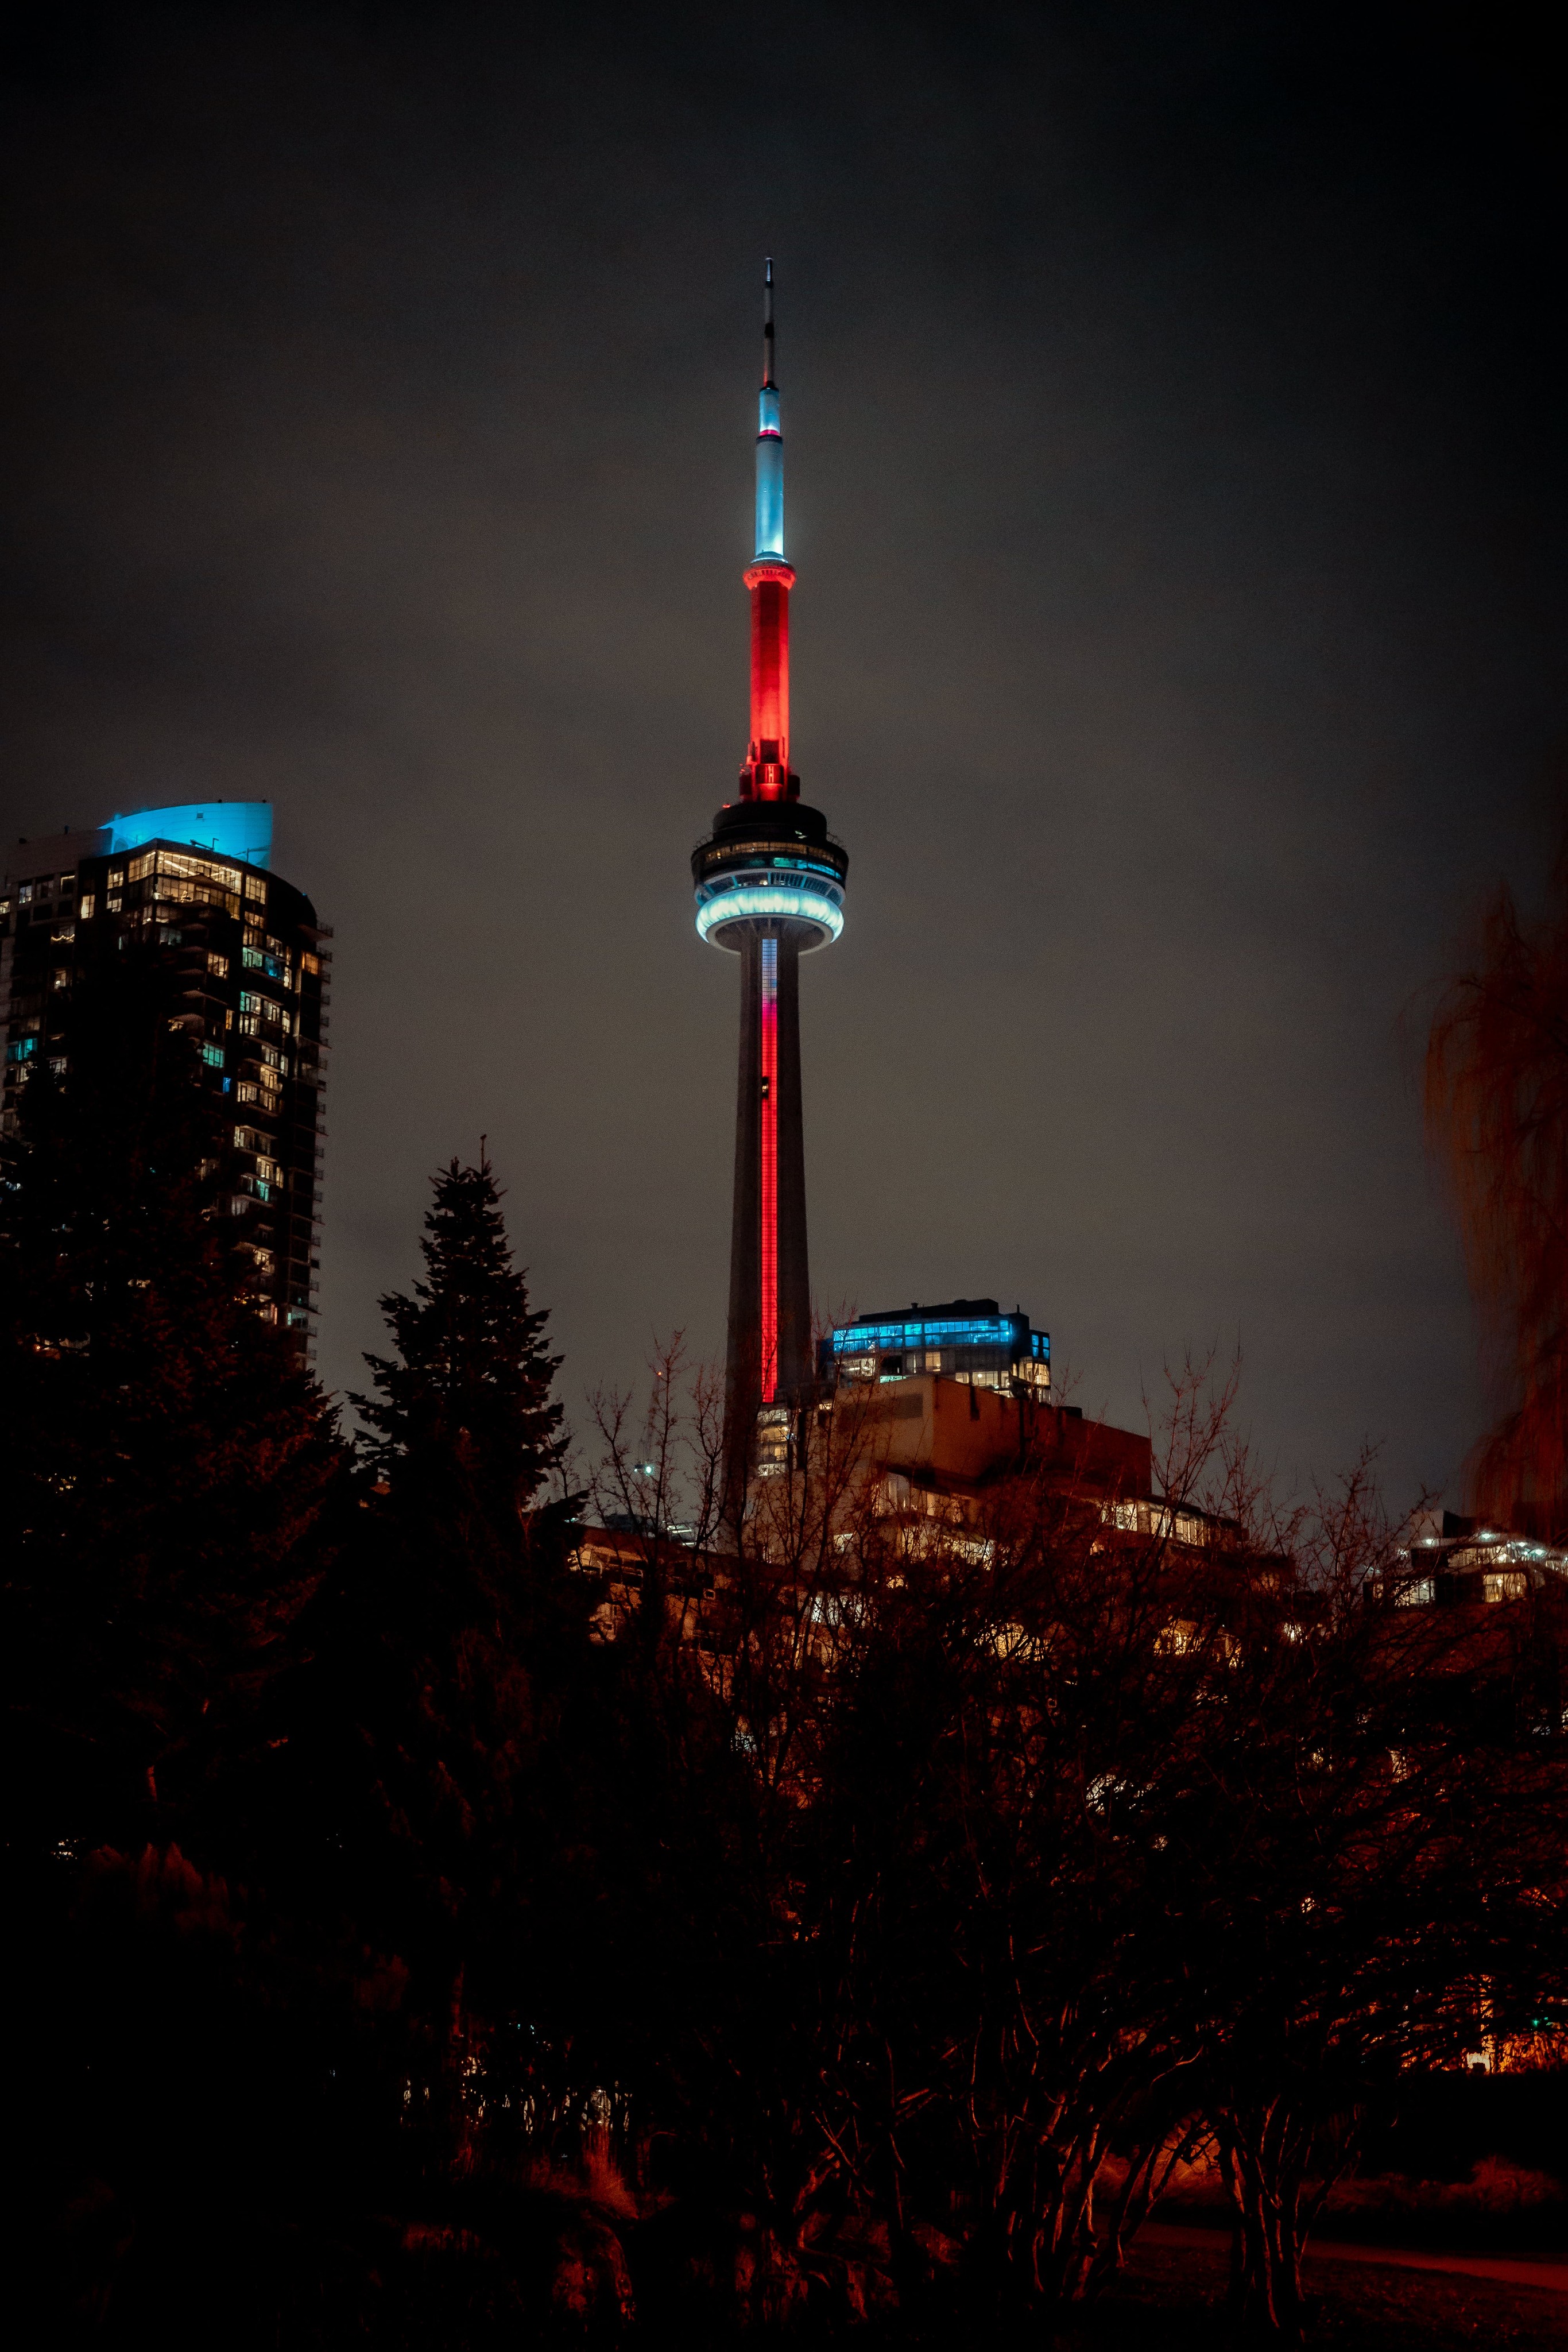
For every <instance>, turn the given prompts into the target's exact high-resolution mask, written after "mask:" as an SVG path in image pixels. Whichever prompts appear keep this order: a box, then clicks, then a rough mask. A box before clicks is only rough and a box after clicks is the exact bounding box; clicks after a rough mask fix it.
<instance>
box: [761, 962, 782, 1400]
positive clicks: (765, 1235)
mask: <svg viewBox="0 0 1568 2352" xmlns="http://www.w3.org/2000/svg"><path fill="white" fill-rule="evenodd" d="M761 947H762V1001H761V1004H760V1007H759V1018H760V1020H761V1024H762V1034H761V1039H760V1044H761V1047H762V1055H761V1059H762V1120H761V1129H762V1171H761V1172H762V1185H761V1192H762V1251H761V1257H762V1300H761V1306H762V1313H761V1316H760V1318H759V1321H760V1326H761V1334H762V1349H761V1353H762V1362H761V1367H760V1370H761V1373H762V1402H763V1403H764V1404H771V1403H772V1402H773V1400H774V1397H775V1396H776V1395H777V1393H778V1389H779V942H778V940H763V941H762V942H761Z"/></svg>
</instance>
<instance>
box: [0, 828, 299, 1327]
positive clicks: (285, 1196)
mask: <svg viewBox="0 0 1568 2352" xmlns="http://www.w3.org/2000/svg"><path fill="white" fill-rule="evenodd" d="M271 855H272V811H271V807H270V805H269V803H267V802H266V801H210V802H207V803H201V804H197V803H187V804H183V805H181V806H178V807H170V808H154V809H142V810H140V811H137V812H135V813H133V814H130V815H125V816H114V817H110V819H109V821H108V823H107V824H102V825H99V826H95V827H94V828H92V829H91V830H90V831H89V832H85V833H70V832H68V833H65V834H63V835H60V834H57V835H53V836H52V837H50V838H47V839H45V840H40V841H24V842H22V843H20V844H18V845H17V846H16V848H15V849H13V850H11V851H9V852H7V853H5V866H6V868H7V869H8V870H7V871H6V873H5V877H4V879H3V881H0V1020H3V1021H4V1024H5V1087H4V1095H3V1097H0V1131H4V1132H6V1133H14V1132H15V1131H16V1118H17V1106H18V1102H19V1099H20V1091H21V1089H22V1087H25V1086H26V1084H27V1082H28V1078H29V1075H30V1073H31V1072H32V1071H33V1070H34V1069H36V1068H37V1067H38V1066H40V1065H41V1064H42V1063H44V1062H47V1063H48V1064H49V1066H51V1068H52V1070H53V1072H54V1074H55V1075H56V1076H58V1077H60V1078H63V1079H65V1080H67V1082H68V1080H69V1062H68V1052H69V1046H68V1034H67V1025H66V1013H67V1009H68V1005H69V1003H70V1002H71V994H72V991H73V990H74V989H75V988H76V987H77V986H78V983H79V982H82V981H83V980H84V979H86V978H87V977H88V976H89V974H92V975H95V976H98V977H100V978H103V979H105V980H107V982H109V984H110V985H112V981H113V973H114V971H115V968H116V966H117V965H118V964H119V962H120V958H121V957H123V956H124V955H126V954H127V953H128V952H139V953H143V954H149V955H152V956H153V957H155V958H156V959H157V960H158V961H160V962H161V963H162V964H163V965H164V966H165V967H166V969H167V971H168V972H169V975H170V979H171V982H172V986H173V988H174V991H175V993H176V999H177V1002H178V1003H179V1006H180V1008H181V1010H180V1012H179V1013H178V1014H177V1015H176V1016H175V1017H176V1019H177V1021H178V1024H179V1025H180V1026H182V1027H183V1028H184V1029H186V1030H187V1031H188V1032H189V1033H190V1034H191V1036H192V1038H193V1041H194V1043H195V1045H196V1047H197V1050H198V1053H199V1055H200V1061H201V1068H202V1082H203V1085H204V1088H205V1089H206V1092H207V1094H208V1096H209V1097H210V1101H211V1108H212V1114H213V1129H214V1158H215V1160H216V1162H217V1165H218V1166H219V1168H220V1169H221V1170H222V1171H224V1175H225V1185H226V1191H225V1195H224V1201H225V1209H226V1211H227V1213H229V1214H230V1215H232V1216H234V1217H236V1218H243V1219H244V1220H245V1225H244V1229H243V1230H244V1238H245V1241H246V1244H247V1246H248V1247H249V1249H250V1252H251V1255H252V1258H253V1261H254V1265H255V1269H256V1276H255V1297H256V1305H257V1307H258V1308H259V1309H260V1311H261V1312H262V1313H263V1314H265V1315H266V1316H267V1318H269V1319H270V1320H271V1321H273V1322H276V1323H277V1324H279V1325H281V1326H282V1327H283V1328H285V1329H286V1330H287V1331H289V1332H291V1333H293V1334H294V1335H295V1337H296V1338H297V1339H298V1344H299V1345H300V1346H301V1347H302V1348H304V1349H309V1347H310V1344H311V1336H312V1328H313V1318H314V1315H315V1311H316V1303H317V1270H318V1268H319V1263H320V1248H319V1240H320V1213H321V1163H322V1161H323V1160H324V1158H325V1152H326V1144H325V1137H326V1123H325V1118H324V1103H325V1089H326V1058H327V1029H328V1023H329V1015H328V1013H327V1009H326V1008H327V1004H328V1002H329V995H330V989H329V979H330V972H331V962H332V950H331V948H330V946H329V944H328V942H329V940H330V939H331V936H332V934H331V931H330V929H329V927H328V926H327V925H326V924H324V923H322V922H320V921H319V919H318V918H317V914H316V909H315V908H314V907H313V906H312V905H311V903H310V900H309V899H308V898H307V897H306V896H305V894H304V892H303V891H302V890H298V889H296V888H295V887H294V886H293V884H292V883H289V882H286V881H284V880H283V878H282V877H281V876H279V875H277V874H275V873H273V872H272V871H271V868H270V860H271Z"/></svg>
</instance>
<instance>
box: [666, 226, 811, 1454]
mask: <svg viewBox="0 0 1568 2352" xmlns="http://www.w3.org/2000/svg"><path fill="white" fill-rule="evenodd" d="M745 576H746V585H747V589H748V590H749V591H750V594H751V734H750V740H748V742H747V747H746V758H745V760H744V761H742V762H741V769H740V781H739V787H738V790H737V794H736V797H735V799H734V800H732V801H727V802H726V803H725V804H724V806H723V807H722V808H721V809H720V810H719V812H718V814H717V815H716V817H715V819H714V822H713V831H712V833H711V834H710V835H708V836H707V838H706V840H704V841H701V842H699V843H698V845H697V846H696V848H695V850H694V851H693V852H692V879H693V881H694V882H695V885H696V924H697V934H698V937H699V938H701V939H705V940H711V942H712V943H713V945H714V946H715V947H718V948H725V949H727V950H728V951H729V952H730V953H731V954H732V955H737V956H738V957H739V959H740V1072H739V1085H738V1089H737V1097H736V1114H735V1210H734V1217H733V1222H732V1223H731V1227H730V1244H729V1343H728V1351H727V1366H726V1401H725V1403H726V1411H725V1426H726V1453H727V1457H728V1466H729V1475H730V1477H731V1479H732V1480H737V1479H738V1478H739V1477H741V1476H743V1475H744V1474H745V1473H746V1472H747V1470H749V1469H750V1468H752V1467H753V1466H755V1467H756V1468H757V1469H758V1470H759V1471H761V1472H763V1473H765V1474H766V1473H768V1472H769V1471H778V1470H781V1469H783V1468H784V1467H785V1466H786V1463H787V1460H788V1433H789V1424H790V1408H791V1407H792V1406H793V1405H794V1404H795V1403H796V1402H798V1401H799V1400H800V1396H801V1394H802V1392H803V1391H804V1390H805V1388H806V1385H807V1382H808V1381H810V1377H811V1285H810V1275H809V1272H808V1268H807V1263H806V1159H805V1137H804V1132H803V1129H802V1125H801V1116H800V958H801V957H802V956H803V955H807V954H810V951H811V950H812V949H814V948H823V947H826V946H828V944H829V943H830V941H831V940H836V939H837V938H838V936H839V933H840V932H841V930H842V929H843V927H844V912H843V907H844V879H845V877H846V875H847V874H848V872H849V864H850V861H849V858H848V857H847V856H846V855H845V853H844V851H843V850H842V849H841V847H840V846H839V845H838V843H837V842H835V841H832V840H831V839H830V838H829V835H828V821H827V818H826V817H825V816H824V815H823V814H822V813H821V810H820V809H814V808H810V807H808V806H807V804H806V803H805V802H804V801H803V800H801V798H800V777H799V776H798V775H797V774H796V773H795V772H794V769H793V768H792V766H791V765H790V759H789V752H790V744H789V592H790V590H791V589H792V588H793V587H794V585H795V573H794V569H793V567H792V566H791V565H790V564H789V562H786V560H785V554H784V436H783V431H782V428H781V426H780V424H779V386H778V383H777V382H776V381H775V378H774V373H773V264H772V262H771V261H769V262H768V265H767V268H766V271H765V273H764V293H763V327H762V389H761V393H760V394H759V397H758V430H757V538H756V545H755V548H754V550H753V553H752V559H751V562H750V563H749V564H748V565H747V570H746V575H745Z"/></svg>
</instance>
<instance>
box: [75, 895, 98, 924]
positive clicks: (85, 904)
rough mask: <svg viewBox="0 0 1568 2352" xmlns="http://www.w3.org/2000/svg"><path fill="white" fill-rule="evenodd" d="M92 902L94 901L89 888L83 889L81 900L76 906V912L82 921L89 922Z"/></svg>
mask: <svg viewBox="0 0 1568 2352" xmlns="http://www.w3.org/2000/svg"><path fill="white" fill-rule="evenodd" d="M94 904H95V901H94V898H93V894H92V892H91V891H90V890H88V891H84V892H83V894H82V898H81V900H80V902H79V904H78V908H77V912H78V915H79V916H80V917H81V919H82V920H83V922H84V923H90V922H91V920H92V914H93V907H94Z"/></svg>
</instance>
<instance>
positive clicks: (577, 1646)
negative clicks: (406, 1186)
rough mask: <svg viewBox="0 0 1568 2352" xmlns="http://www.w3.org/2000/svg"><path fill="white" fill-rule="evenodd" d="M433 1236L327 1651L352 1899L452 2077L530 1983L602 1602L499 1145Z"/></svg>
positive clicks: (382, 1364)
mask: <svg viewBox="0 0 1568 2352" xmlns="http://www.w3.org/2000/svg"><path fill="white" fill-rule="evenodd" d="M421 1247H422V1250H423V1258H424V1276H423V1280H422V1281H420V1282H418V1283H416V1284H415V1285H414V1286H413V1291H412V1294H411V1295H409V1294H395V1293H394V1294H392V1295H391V1296H389V1297H384V1298H383V1299H382V1313H383V1314H384V1316H385V1318H386V1320H387V1324H388V1328H389V1329H390V1331H391V1334H392V1339H393V1340H394V1342H395V1346H396V1352H395V1353H394V1354H392V1355H389V1356H385V1357H378V1356H371V1357H367V1359H366V1361H367V1362H368V1364H369V1365H370V1369H371V1374H372V1378H373V1382H374V1390H373V1393H372V1394H371V1395H369V1396H359V1397H356V1398H355V1399H354V1403H355V1404H356V1406H357V1407H358V1409H359V1412H360V1413H361V1418H362V1419H363V1420H364V1422H365V1423H367V1424H368V1427H369V1431H370V1436H369V1438H368V1440H367V1441H366V1442H365V1444H364V1459H365V1464H366V1470H367V1477H366V1481H365V1483H366V1485H367V1486H368V1487H369V1490H370V1491H369V1492H368V1493H366V1494H365V1495H364V1496H363V1503H364V1508H363V1510H362V1511H361V1513H360V1514H359V1515H358V1517H359V1530H358V1532H359V1538H360V1540H359V1542H358V1544H357V1545H356V1547H355V1556H354V1561H353V1564H352V1569H351V1572H350V1575H349V1577H348V1578H347V1580H345V1581H344V1583H343V1585H342V1587H341V1590H340V1596H339V1608H338V1622H337V1639H336V1643H335V1648H334V1657H335V1672H336V1675H338V1676H339V1677H340V1688H341V1690H342V1693H343V1697H342V1701H341V1706H340V1715H341V1717H342V1719H343V1721H344V1723H345V1725H351V1726H352V1727H353V1737H354V1739H355V1743H356V1749H357V1754H356V1757H355V1758H354V1759H351V1760H350V1761H348V1762H347V1763H346V1764H345V1767H344V1771H343V1782H342V1785H344V1786H349V1785H350V1784H353V1785H357V1787H358V1790H359V1804H360V1806H361V1811H359V1812H358V1813H357V1815H356V1817H355V1818H354V1819H353V1820H352V1821H350V1822H347V1823H346V1824H345V1829H344V1850H345V1853H346V1854H348V1855H349V1856H350V1857H351V1858H353V1859H354V1861H355V1864H356V1866H357V1867H359V1868H360V1869H361V1870H362V1871H363V1872H364V1874H365V1875H364V1877H363V1878H362V1880H361V1884H360V1885H359V1887H358V1889H357V1890H356V1892H355V1893H354V1895H353V1896H352V1898H351V1899H352V1901H353V1904H354V1906H355V1909H356V1913H357V1916H359V1917H360V1918H361V1921H363V1922H364V1923H366V1925H367V1927H368V1928H369V1930H370V1932H371V1933H372V1935H373V1937H374V1938H375V1939H376V1940H377V1942H378V1944H379V1947H380V1948H382V1949H384V1950H388V1951H395V1952H396V1953H397V1954H398V1955H399V1957H400V1958H401V1959H402V1961H403V1962H404V1963H405V1965H407V1966H408V1967H409V1968H410V1969H411V1971H412V1981H411V1984H410V1989H409V1994H408V2000H407V2003H406V2014H407V2015H408V2017H409V2019H410V2021H411V2022H412V2021H413V2019H414V2018H416V2017H423V2019H424V2020H426V2021H427V2028H428V2032H429V2034H430V2037H431V2040H432V2042H433V2043H434V2044H437V2045H439V2055H438V2057H433V2062H432V2063H433V2074H432V2077H431V2080H432V2083H433V2087H436V2088H439V2087H440V2085H441V2084H443V2083H444V2085H445V2087H446V2089H447V2090H448V2091H449V2092H450V2091H451V2089H452V2085H453V2083H454V2081H455V2066H456V2064H457V2059H456V2057H455V2052H456V2051H457V2050H458V2048H459V2046H460V2045H463V2044H464V2037H465V2035H466V2034H467V2032H469V2025H468V2023H467V2021H468V2020H470V2019H473V2018H476V2017H477V2018H481V2019H482V2018H484V2017H485V2016H486V2015H488V2016H489V2017H490V2018H492V2019H494V2018H495V2017H496V2016H497V2015H498V2014H501V2013H511V2012H512V2011H514V2010H515V2006H516V2003H517V2000H518V1999H519V1998H520V1995H519V1991H518V1986H519V1981H520V1979H521V1977H522V1976H523V1975H525V1974H526V1973H527V1968H528V1963H527V1961H526V1958H524V1957H523V1955H524V1952H525V1949H526V1947H527V1945H528V1930H527V1927H526V1924H525V1922H526V1916H527V1914H528V1910H529V1907H530V1905H531V1904H533V1903H535V1902H536V1901H537V1900H538V1891H539V1885H540V1877H539V1874H540V1870H541V1868H542V1867H544V1866H545V1865H544V1864H543V1862H542V1856H543V1854H544V1853H545V1851H546V1849H548V1847H549V1844H550V1843H551V1840H552V1838H553V1836H554V1834H555V1832H554V1829H553V1827H552V1826H551V1824H552V1819H553V1817H554V1816H555V1815H556V1814H558V1813H559V1811H560V1810H561V1806H560V1801H559V1798H552V1796H551V1795H550V1793H549V1790H550V1787H551V1783H552V1777H553V1776H558V1775H559V1772H560V1769H561V1750H560V1745H559V1739H557V1738H556V1737H555V1734H556V1732H557V1730H558V1728H559V1722H560V1719H561V1714H562V1710H563V1708H566V1707H569V1706H570V1704H571V1696H572V1694H573V1692H574V1690H575V1689H576V1687H577V1686H578V1685H577V1677H578V1675H579V1672H580V1667H581V1665H582V1662H583V1660H584V1658H585V1655H586V1651H587V1622H586V1621H587V1606H588V1603H587V1600H586V1597H585V1595H584V1594H583V1591H582V1589H581V1580H580V1579H578V1578H576V1577H573V1576H570V1574H568V1572H567V1560H566V1547H567V1528H568V1523H569V1521H570V1517H571V1515H572V1513H573V1511H574V1510H575V1507H576V1503H577V1499H578V1498H576V1497H574V1496H565V1495H559V1494H558V1495H557V1496H554V1497H553V1498H551V1499H549V1500H546V1501H541V1500H540V1499H539V1497H540V1491H541V1489H542V1488H543V1487H544V1486H545V1484H546V1482H547V1480H549V1478H550V1477H551V1475H552V1474H553V1473H555V1472H556V1471H557V1470H558V1469H559V1465H560V1462H561V1458H562V1454H563V1439H562V1436H561V1430H560V1423H561V1410H560V1407H559V1403H557V1402H554V1401H553V1400H552V1399H551V1396H550V1386H551V1382H552V1381H553V1379H554V1375H555V1371H556V1368H557V1363H558V1361H559V1360H558V1359H557V1358H556V1357H554V1356H552V1355H551V1354H550V1353H549V1351H548V1349H547V1348H546V1346H545V1343H544V1340H543V1339H542V1337H541V1333H542V1331H543V1328H544V1325H545V1322H546V1320H547V1317H546V1314H545V1313H544V1312H543V1311H540V1310H538V1309H536V1308H534V1307H530V1305H529V1303H528V1286H527V1282H526V1279H525V1277H524V1276H523V1275H522V1273H521V1272H519V1271H517V1270H516V1269H515V1268H514V1267H513V1265H512V1258H511V1251H510V1248H509V1246H508V1244H507V1234H506V1227H505V1223H504V1220H503V1217H502V1213H501V1207H500V1201H499V1196H498V1194H497V1188H496V1183H495V1178H494V1175H493V1172H492V1171H491V1168H490V1165H489V1162H488V1160H481V1161H480V1163H479V1164H478V1165H477V1166H476V1167H474V1166H468V1167H465V1166H462V1165H460V1164H459V1163H458V1162H457V1161H456V1160H453V1161H452V1162H451V1163H450V1165H449V1166H448V1167H447V1168H445V1169H444V1170H443V1171H442V1172H441V1173H440V1174H439V1175H438V1176H437V1178H436V1179H435V1186H434V1202H433V1203H432V1206H431V1208H430V1211H429V1213H428V1214H427V1216H426V1219H425V1234H424V1237H423V1242H422V1244H421Z"/></svg>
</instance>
